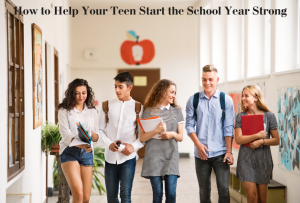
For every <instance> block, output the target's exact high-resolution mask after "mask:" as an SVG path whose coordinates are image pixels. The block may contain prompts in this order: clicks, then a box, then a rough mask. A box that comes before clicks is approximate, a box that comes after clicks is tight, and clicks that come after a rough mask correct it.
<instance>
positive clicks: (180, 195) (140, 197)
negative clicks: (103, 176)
mask: <svg viewBox="0 0 300 203" xmlns="http://www.w3.org/2000/svg"><path fill="white" fill-rule="evenodd" d="M142 165H143V159H139V160H138V161H137V166H136V171H135V177H134V182H133V189H132V203H151V202H152V189H151V185H150V181H149V180H148V179H145V178H142V177H141V171H142ZM179 168H180V169H179V171H180V175H181V177H180V178H179V179H178V185H177V201H176V202H177V203H199V202H200V200H199V192H198V190H199V188H198V182H197V177H196V172H195V161H194V158H190V159H188V158H182V159H180V163H179ZM100 170H102V171H103V169H100ZM101 181H103V183H104V180H101ZM211 187H212V190H211V201H212V203H217V202H218V191H217V186H216V178H215V175H214V174H212V186H211ZM56 202H57V196H53V197H50V198H49V201H48V203H56ZM105 202H107V201H106V195H99V193H97V191H92V195H91V199H90V203H105ZM163 202H164V201H163ZM230 202H231V203H236V201H235V200H233V199H231V201H230Z"/></svg>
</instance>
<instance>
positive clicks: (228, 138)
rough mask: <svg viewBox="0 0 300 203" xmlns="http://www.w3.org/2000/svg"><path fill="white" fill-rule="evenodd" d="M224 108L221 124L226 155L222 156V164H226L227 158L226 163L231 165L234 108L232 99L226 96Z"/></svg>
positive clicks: (232, 160)
mask: <svg viewBox="0 0 300 203" xmlns="http://www.w3.org/2000/svg"><path fill="white" fill-rule="evenodd" d="M225 99H226V105H225V106H226V107H225V120H224V124H223V135H224V137H225V142H226V154H225V156H224V160H223V161H224V162H226V159H227V158H229V159H230V162H228V164H229V165H232V164H233V162H234V159H233V156H232V140H233V130H234V126H233V124H234V106H233V101H232V98H231V97H229V96H228V95H226V97H225Z"/></svg>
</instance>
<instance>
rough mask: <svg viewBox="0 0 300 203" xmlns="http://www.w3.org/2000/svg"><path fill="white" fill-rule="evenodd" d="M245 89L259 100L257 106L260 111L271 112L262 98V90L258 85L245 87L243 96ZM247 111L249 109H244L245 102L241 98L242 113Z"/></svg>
mask: <svg viewBox="0 0 300 203" xmlns="http://www.w3.org/2000/svg"><path fill="white" fill-rule="evenodd" d="M245 89H247V90H248V91H249V92H250V94H252V96H253V97H256V98H257V101H256V106H257V107H258V108H259V109H260V110H262V111H267V112H270V109H269V108H268V107H267V105H266V103H265V101H264V99H263V97H262V93H261V90H260V88H259V87H258V86H257V85H248V86H246V87H244V88H243V90H242V95H243V92H244V90H245ZM245 111H247V108H245V107H244V105H243V100H242V97H241V112H245Z"/></svg>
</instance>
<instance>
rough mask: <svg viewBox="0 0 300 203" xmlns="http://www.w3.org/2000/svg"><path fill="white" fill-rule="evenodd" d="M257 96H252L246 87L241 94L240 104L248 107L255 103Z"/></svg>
mask: <svg viewBox="0 0 300 203" xmlns="http://www.w3.org/2000/svg"><path fill="white" fill-rule="evenodd" d="M256 101H257V97H254V96H253V95H252V94H251V93H250V91H249V90H248V89H244V90H243V94H242V105H243V107H245V108H246V109H249V107H251V106H253V105H256Z"/></svg>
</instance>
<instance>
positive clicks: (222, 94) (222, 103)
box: [220, 92, 226, 122]
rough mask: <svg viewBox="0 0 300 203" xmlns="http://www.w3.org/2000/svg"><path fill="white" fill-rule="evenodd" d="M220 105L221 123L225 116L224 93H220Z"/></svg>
mask: <svg viewBox="0 0 300 203" xmlns="http://www.w3.org/2000/svg"><path fill="white" fill-rule="evenodd" d="M220 105H221V109H222V121H223V122H224V121H225V118H226V115H225V93H224V92H220Z"/></svg>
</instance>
